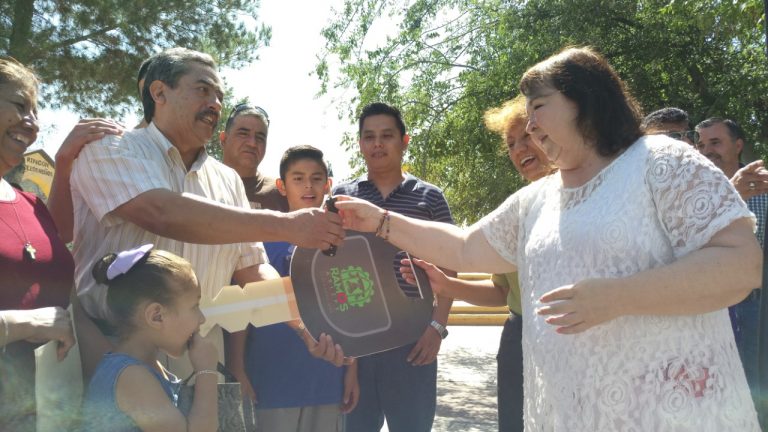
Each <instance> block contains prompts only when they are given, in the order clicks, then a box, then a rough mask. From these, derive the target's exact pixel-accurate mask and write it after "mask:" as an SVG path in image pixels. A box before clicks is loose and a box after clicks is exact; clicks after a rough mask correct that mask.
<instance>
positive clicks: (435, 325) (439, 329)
mask: <svg viewBox="0 0 768 432" xmlns="http://www.w3.org/2000/svg"><path fill="white" fill-rule="evenodd" d="M429 325H431V326H432V328H433V329H435V330H437V333H438V334H440V337H441V338H443V339H445V338H446V337H448V330H447V329H446V328H445V326H444V325H442V324H440V323H439V322H437V321H435V320H432V322H431V323H429Z"/></svg>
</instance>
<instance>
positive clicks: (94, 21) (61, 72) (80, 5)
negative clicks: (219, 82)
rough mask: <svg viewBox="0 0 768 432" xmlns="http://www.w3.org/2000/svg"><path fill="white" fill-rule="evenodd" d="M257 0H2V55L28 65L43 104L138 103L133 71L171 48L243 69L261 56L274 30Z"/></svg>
mask: <svg viewBox="0 0 768 432" xmlns="http://www.w3.org/2000/svg"><path fill="white" fill-rule="evenodd" d="M258 6H259V3H258V1H257V0H202V1H198V0H194V1H193V0H183V1H180V0H133V1H118V0H78V1H69V0H10V1H2V2H0V53H7V54H9V55H11V56H13V57H15V58H17V59H18V60H20V61H21V62H23V63H25V64H28V65H31V66H32V67H34V69H35V70H36V71H37V73H38V74H39V75H40V77H41V80H42V82H43V84H44V85H43V87H42V94H41V97H40V102H41V104H42V105H44V106H48V107H60V106H68V107H70V108H71V109H73V110H75V111H79V112H82V113H84V114H87V115H111V116H115V115H120V114H125V112H126V111H127V110H128V107H132V108H135V107H136V106H137V104H136V98H137V90H136V73H137V71H138V68H139V65H140V64H141V62H142V61H144V59H146V58H147V57H149V56H150V55H152V54H154V53H156V52H158V51H160V50H162V49H165V48H169V47H173V46H184V47H188V48H192V49H197V50H201V51H204V52H207V53H209V54H211V55H212V56H213V57H214V58H215V59H216V60H217V61H218V62H219V64H220V65H226V66H231V67H238V66H241V65H243V64H246V63H249V62H251V61H253V60H254V59H256V51H257V49H258V48H259V47H260V46H262V45H264V44H268V43H269V39H270V37H271V29H270V28H269V27H266V26H264V25H263V24H257V13H256V12H257V10H258Z"/></svg>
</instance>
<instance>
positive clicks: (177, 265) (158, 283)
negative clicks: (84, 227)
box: [91, 249, 196, 328]
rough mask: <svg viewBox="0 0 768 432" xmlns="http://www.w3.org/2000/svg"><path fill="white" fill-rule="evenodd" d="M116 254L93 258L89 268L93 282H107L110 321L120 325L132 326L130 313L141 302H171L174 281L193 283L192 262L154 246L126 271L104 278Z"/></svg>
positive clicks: (165, 304)
mask: <svg viewBox="0 0 768 432" xmlns="http://www.w3.org/2000/svg"><path fill="white" fill-rule="evenodd" d="M116 258H117V255H116V254H113V253H112V254H109V255H106V256H104V257H103V258H101V259H100V260H98V261H96V263H95V264H94V265H93V269H92V270H91V274H93V277H94V279H96V282H99V283H102V284H105V285H107V286H108V287H109V288H108V290H107V306H109V309H110V311H111V312H112V314H113V316H112V318H113V321H114V322H115V323H119V325H120V327H123V328H125V327H127V328H132V327H133V316H134V314H135V312H136V308H137V307H138V306H139V304H141V303H142V302H145V301H149V302H157V303H160V304H161V305H164V306H172V305H173V303H174V298H175V297H176V295H177V294H178V292H179V291H178V288H177V287H178V285H177V284H175V283H173V282H177V281H178V282H181V283H192V284H195V283H196V279H195V274H194V272H193V271H192V266H191V265H190V264H189V262H187V261H186V260H185V259H183V258H181V257H179V256H177V255H174V254H172V253H170V252H167V251H163V250H157V249H153V250H151V251H150V252H149V253H147V254H146V255H145V256H144V257H143V258H142V259H140V260H139V261H138V262H136V264H134V265H133V267H131V269H130V270H128V271H127V272H126V273H124V274H121V275H118V276H115V277H114V278H112V280H109V279H108V278H107V270H108V269H109V266H110V265H111V264H112V263H113V262H114V261H115V259H116Z"/></svg>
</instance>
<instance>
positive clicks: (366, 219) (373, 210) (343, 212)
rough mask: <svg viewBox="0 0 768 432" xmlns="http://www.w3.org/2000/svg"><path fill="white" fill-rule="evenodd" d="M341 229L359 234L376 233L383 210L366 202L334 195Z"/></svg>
mask: <svg viewBox="0 0 768 432" xmlns="http://www.w3.org/2000/svg"><path fill="white" fill-rule="evenodd" d="M335 197H336V198H337V201H336V208H338V209H339V215H340V216H341V219H342V222H343V227H344V228H345V229H350V230H354V231H360V232H376V229H378V228H379V224H380V223H381V218H382V217H383V216H384V210H382V209H381V208H379V207H377V206H375V205H373V204H371V203H369V202H368V201H365V200H361V199H358V198H353V197H349V196H346V195H336V196H335Z"/></svg>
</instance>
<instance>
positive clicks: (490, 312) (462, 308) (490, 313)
mask: <svg viewBox="0 0 768 432" xmlns="http://www.w3.org/2000/svg"><path fill="white" fill-rule="evenodd" d="M458 277H459V279H463V280H485V279H489V278H490V277H491V275H489V274H487V273H459V276H458ZM508 316H509V308H507V307H506V306H495V307H493V306H475V305H471V304H469V303H466V302H463V301H460V300H456V301H454V302H453V306H452V307H451V313H450V315H448V325H462V326H494V325H504V321H506V320H507V317H508Z"/></svg>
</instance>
